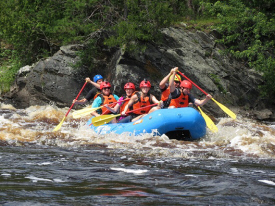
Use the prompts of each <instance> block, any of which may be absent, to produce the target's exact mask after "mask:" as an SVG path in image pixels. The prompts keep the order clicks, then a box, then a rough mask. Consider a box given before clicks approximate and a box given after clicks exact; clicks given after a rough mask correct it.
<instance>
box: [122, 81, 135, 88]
mask: <svg viewBox="0 0 275 206" xmlns="http://www.w3.org/2000/svg"><path fill="white" fill-rule="evenodd" d="M126 89H133V90H136V87H135V85H134V84H133V83H132V82H128V83H126V84H125V85H124V90H126Z"/></svg>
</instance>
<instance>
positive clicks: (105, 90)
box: [102, 87, 111, 95]
mask: <svg viewBox="0 0 275 206" xmlns="http://www.w3.org/2000/svg"><path fill="white" fill-rule="evenodd" d="M110 92H111V88H110V87H105V88H103V89H102V93H103V94H104V95H109V94H110Z"/></svg>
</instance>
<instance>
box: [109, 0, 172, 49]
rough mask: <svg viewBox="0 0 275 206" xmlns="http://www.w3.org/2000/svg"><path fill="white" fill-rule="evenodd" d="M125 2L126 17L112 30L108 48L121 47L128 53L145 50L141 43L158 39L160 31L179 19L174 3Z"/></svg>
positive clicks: (152, 0) (132, 0)
mask: <svg viewBox="0 0 275 206" xmlns="http://www.w3.org/2000/svg"><path fill="white" fill-rule="evenodd" d="M125 2H126V4H125V7H126V11H127V12H126V15H123V17H122V18H120V19H119V20H118V22H117V24H116V25H114V26H113V27H111V28H110V30H111V31H113V32H114V35H113V36H111V37H110V38H109V39H107V40H106V41H105V43H106V44H107V45H108V46H120V47H121V48H126V50H128V51H135V50H139V51H140V50H144V49H145V47H144V45H142V44H140V43H142V42H148V41H151V40H156V39H158V38H159V34H160V33H159V29H160V28H163V27H165V26H169V25H171V24H172V23H173V22H174V21H175V20H176V19H177V14H174V13H173V9H172V6H173V4H171V2H173V1H158V0H151V1H148V0H126V1H125ZM174 3H175V2H174Z"/></svg>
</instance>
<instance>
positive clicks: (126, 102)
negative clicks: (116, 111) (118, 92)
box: [120, 92, 136, 113]
mask: <svg viewBox="0 0 275 206" xmlns="http://www.w3.org/2000/svg"><path fill="white" fill-rule="evenodd" d="M135 93H136V92H133V94H132V95H131V96H130V97H127V96H126V95H122V97H123V99H127V98H128V100H126V101H124V102H122V104H121V106H120V113H121V112H123V111H124V108H125V107H126V105H127V104H128V102H129V101H130V99H131V97H132V96H133V95H134V94H135ZM128 111H130V108H129V107H128V110H127V111H126V112H128Z"/></svg>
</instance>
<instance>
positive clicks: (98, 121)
mask: <svg viewBox="0 0 275 206" xmlns="http://www.w3.org/2000/svg"><path fill="white" fill-rule="evenodd" d="M120 115H121V114H116V115H114V114H109V115H101V116H98V117H94V118H93V119H92V123H93V125H94V126H95V127H98V126H100V125H103V124H107V123H108V122H110V121H112V120H113V119H114V118H116V117H118V116H120Z"/></svg>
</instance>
